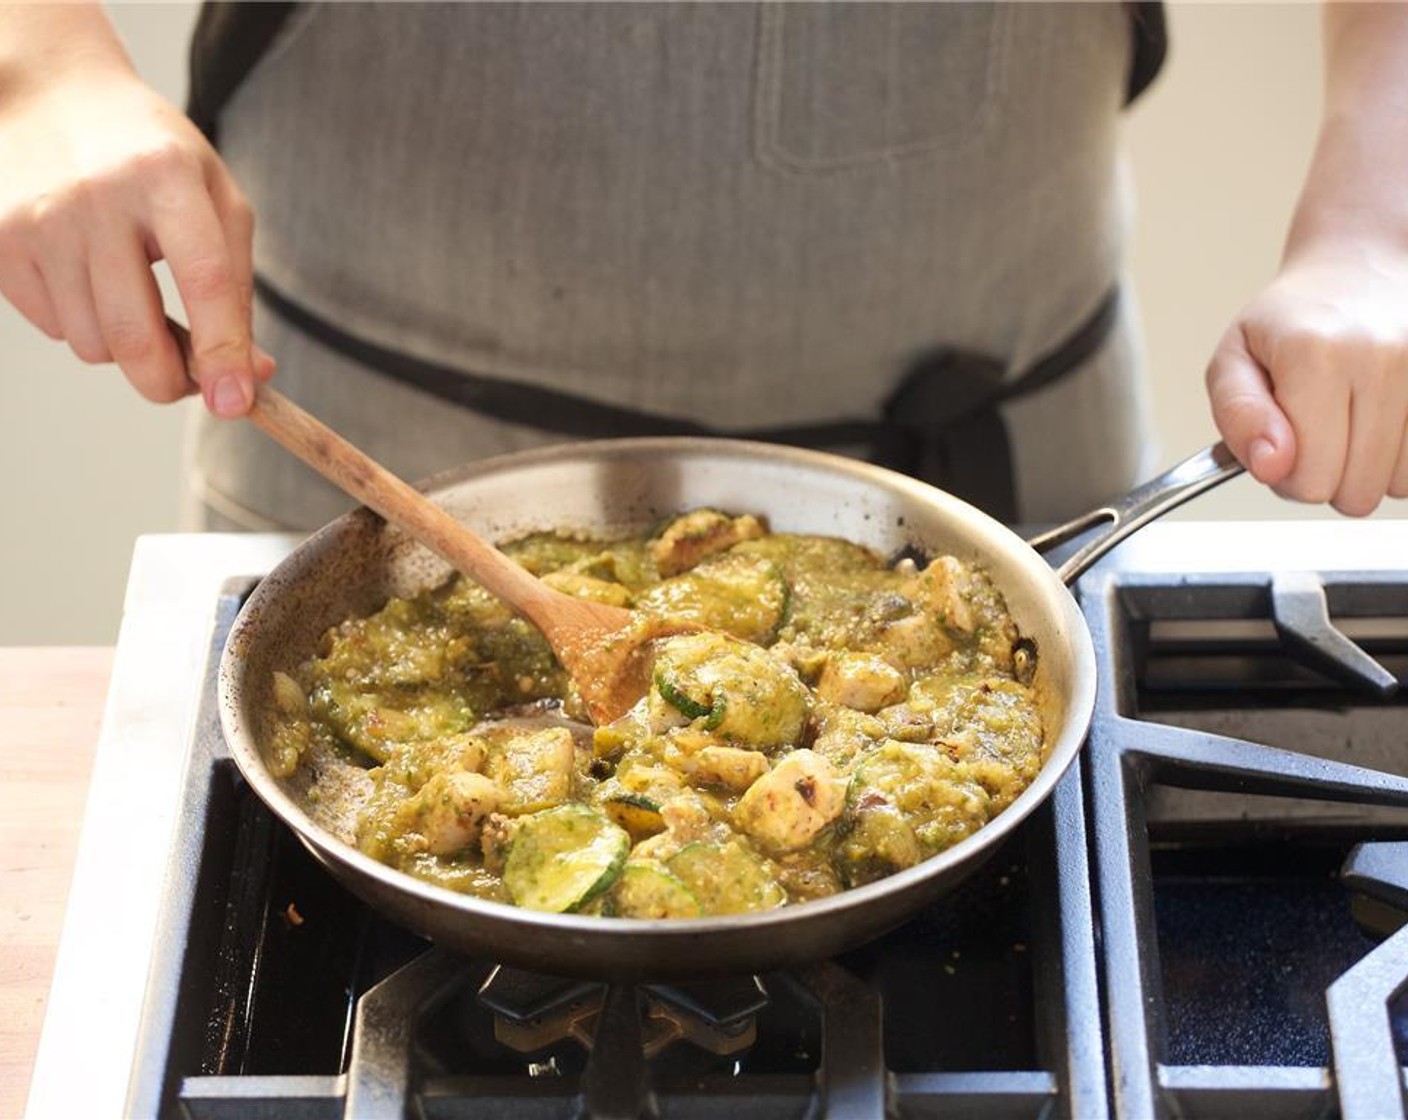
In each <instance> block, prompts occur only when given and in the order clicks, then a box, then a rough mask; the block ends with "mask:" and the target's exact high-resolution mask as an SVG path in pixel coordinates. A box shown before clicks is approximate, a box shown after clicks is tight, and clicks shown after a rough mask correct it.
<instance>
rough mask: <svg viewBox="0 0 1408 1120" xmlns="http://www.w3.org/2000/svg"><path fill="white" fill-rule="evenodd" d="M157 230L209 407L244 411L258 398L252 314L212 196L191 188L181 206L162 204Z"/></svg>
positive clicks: (218, 411) (223, 412)
mask: <svg viewBox="0 0 1408 1120" xmlns="http://www.w3.org/2000/svg"><path fill="white" fill-rule="evenodd" d="M152 234H153V236H154V237H155V238H156V243H157V246H158V247H159V248H160V250H161V254H162V256H164V257H165V258H166V262H167V264H168V265H169V266H170V268H171V275H172V278H173V279H174V280H175V281H176V290H177V291H178V292H179V293H180V295H181V302H182V303H183V304H184V305H185V307H186V316H187V318H188V319H189V321H190V325H191V347H192V352H193V354H194V365H195V368H194V370H192V373H193V374H194V376H195V379H196V381H197V382H198V383H199V384H200V387H201V391H202V393H203V394H204V396H205V402H206V406H207V407H208V408H209V409H210V410H211V412H213V413H214V414H215V415H217V416H222V417H226V418H233V417H237V416H243V415H244V414H245V413H246V412H248V411H249V406H250V403H251V402H252V401H253V399H254V370H253V366H252V357H251V353H250V337H249V316H248V315H247V314H246V312H245V308H244V302H243V297H242V296H241V294H240V290H239V283H238V281H237V279H236V274H235V265H234V262H233V261H232V259H231V256H230V250H229V246H228V244H227V243H226V240H225V230H224V227H223V226H222V225H221V223H220V220H219V217H218V216H217V214H216V212H215V206H214V203H213V202H212V201H211V199H210V196H209V195H208V194H206V193H205V192H204V191H203V190H202V191H200V192H198V193H196V194H194V195H192V194H190V193H186V194H183V195H182V196H181V202H180V205H179V206H176V205H163V206H161V207H159V208H157V210H156V212H155V213H154V214H153V218H152Z"/></svg>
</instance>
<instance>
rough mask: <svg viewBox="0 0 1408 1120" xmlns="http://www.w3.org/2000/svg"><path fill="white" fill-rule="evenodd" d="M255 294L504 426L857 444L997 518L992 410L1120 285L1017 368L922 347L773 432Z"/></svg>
mask: <svg viewBox="0 0 1408 1120" xmlns="http://www.w3.org/2000/svg"><path fill="white" fill-rule="evenodd" d="M254 286H255V291H256V292H257V293H258V295H259V298H260V301H261V302H262V303H263V304H264V305H265V306H266V307H267V308H268V309H269V310H270V311H272V312H273V313H274V314H275V315H277V316H279V318H281V319H283V320H284V321H285V322H287V323H288V324H289V325H290V326H292V327H295V328H296V329H298V330H299V331H301V332H302V333H304V334H306V335H308V336H309V337H311V338H313V339H314V340H316V341H317V342H319V343H321V344H322V345H323V346H326V347H327V348H328V349H330V350H332V351H334V352H335V353H337V354H340V355H341V356H343V357H345V358H348V359H350V360H352V361H354V362H356V363H357V364H359V365H361V366H363V367H365V368H367V369H368V370H370V371H372V372H373V373H376V374H379V375H381V376H383V377H386V378H389V379H391V380H393V381H399V382H401V383H403V384H405V385H409V386H411V387H413V388H416V389H419V390H420V391H422V392H424V393H428V394H430V395H431V396H434V397H437V398H439V399H441V400H445V401H449V402H451V403H453V404H456V405H459V406H461V407H463V408H468V409H471V410H473V411H475V412H477V413H480V414H481V415H484V416H488V417H492V418H493V419H496V420H501V421H504V422H505V423H510V424H517V425H521V426H523V427H529V428H536V429H538V430H539V431H543V432H551V433H553V434H554V435H558V436H562V437H566V438H573V439H605V438H619V437H626V436H715V437H724V438H729V439H751V440H759V441H762V442H766V443H781V444H787V445H789V446H793V447H809V448H814V449H817V450H836V449H856V450H860V451H863V452H864V453H865V456H866V458H868V459H869V460H870V461H872V462H875V463H878V464H880V465H882V466H887V467H890V468H891V469H893V470H898V471H901V472H903V473H905V474H908V475H911V476H912V477H914V478H918V479H920V480H922V481H924V482H928V483H930V484H932V485H935V486H939V487H942V488H943V489H945V490H948V491H949V492H950V493H952V494H954V495H956V496H957V497H960V498H962V499H964V500H965V501H969V502H972V503H973V504H974V505H977V506H979V507H980V508H982V509H984V510H985V511H987V512H988V513H989V514H991V515H992V516H993V517H996V518H998V519H999V520H1002V521H1008V522H1011V521H1015V520H1016V519H1017V515H1018V510H1017V499H1016V486H1015V482H1014V479H1013V472H1012V457H1011V448H1010V441H1009V439H1008V434H1007V428H1006V425H1005V423H1004V422H1003V419H1002V414H1001V411H1000V406H1001V404H1002V403H1003V402H1004V401H1010V400H1013V399H1015V398H1017V397H1022V396H1026V395H1027V394H1029V393H1033V392H1036V391H1037V390H1038V389H1042V388H1045V387H1046V386H1048V385H1050V384H1052V383H1053V382H1055V381H1057V380H1058V379H1060V378H1061V377H1064V376H1065V375H1067V374H1069V373H1071V372H1073V371H1074V370H1076V369H1077V368H1079V367H1080V366H1081V365H1082V364H1083V363H1084V362H1085V361H1086V360H1087V359H1089V358H1090V357H1091V356H1092V355H1094V354H1095V352H1096V351H1097V350H1099V348H1100V347H1101V345H1102V344H1103V343H1104V342H1105V340H1106V338H1108V336H1109V334H1110V332H1111V330H1112V329H1113V328H1114V325H1115V322H1116V320H1117V318H1118V310H1119V287H1118V285H1115V286H1114V287H1112V288H1111V289H1110V291H1109V292H1108V293H1106V295H1105V297H1104V298H1103V299H1102V300H1101V302H1100V304H1099V305H1098V306H1097V307H1096V309H1095V311H1094V312H1093V313H1092V314H1091V315H1090V316H1089V317H1088V318H1087V319H1086V320H1085V321H1084V322H1083V323H1081V324H1080V326H1079V327H1078V328H1077V329H1076V330H1075V331H1074V332H1072V334H1070V335H1069V336H1067V338H1066V339H1064V340H1063V341H1062V342H1061V343H1059V344H1058V345H1057V346H1056V347H1054V348H1053V349H1052V350H1050V351H1048V352H1047V353H1046V354H1044V355H1043V356H1042V357H1041V358H1039V359H1038V360H1037V361H1036V362H1035V363H1033V364H1032V366H1031V367H1030V368H1029V369H1027V370H1026V371H1025V372H1024V373H1022V374H1021V375H1020V376H1018V377H1015V378H1009V377H1008V376H1006V367H1005V366H1004V365H1003V364H1002V363H1001V362H999V361H997V360H996V359H993V358H990V357H986V356H984V355H981V354H974V353H970V352H967V351H962V350H957V349H952V348H948V347H941V348H938V349H935V350H932V351H928V352H926V353H924V354H922V355H921V356H920V357H919V358H918V359H916V360H915V361H914V362H913V363H912V364H911V366H910V368H909V369H908V371H907V372H906V373H905V374H904V375H903V376H902V377H901V378H900V380H899V382H898V384H897V385H896V387H895V389H894V390H893V392H891V394H890V395H889V397H888V398H886V400H885V402H884V404H883V406H882V408H881V411H880V415H879V416H878V417H875V418H869V419H855V420H837V421H826V422H822V423H817V424H802V425H789V426H782V427H772V428H754V429H745V430H738V429H723V428H717V427H711V426H708V425H704V424H700V423H698V422H697V421H694V420H689V419H685V418H681V417H676V416H666V415H663V414H659V413H650V412H642V411H636V410H634V409H628V408H621V407H619V406H617V405H613V404H609V403H607V402H605V401H599V400H595V399H593V398H591V397H584V396H579V395H577V394H575V393H567V392H563V391H561V390H558V389H549V388H544V387H540V386H536V385H524V384H521V383H518V382H512V381H504V380H502V379H500V378H495V377H488V376H485V375H483V374H480V373H475V372H473V371H469V370H463V369H459V368H457V367H452V366H447V365H442V364H440V363H437V362H432V361H427V360H426V359H423V358H418V357H415V356H413V355H410V354H406V353H404V352H402V351H399V350H393V349H390V348H387V347H384V346H380V345H378V344H377V343H374V342H370V341H368V340H367V339H365V338H361V337H358V336H355V335H352V334H349V333H348V332H346V331H344V330H343V329H342V328H340V327H336V326H334V325H333V324H331V323H329V322H328V321H327V320H326V319H323V318H322V317H321V316H319V315H317V314H315V313H314V312H312V311H309V310H308V309H307V308H306V307H304V306H302V305H301V304H299V303H296V302H295V301H294V300H292V299H290V298H289V297H288V296H286V295H284V294H283V293H282V292H279V291H277V290H276V289H275V288H274V287H273V286H271V285H270V284H269V282H268V281H267V280H266V279H264V278H263V277H260V276H256V277H255V281H254Z"/></svg>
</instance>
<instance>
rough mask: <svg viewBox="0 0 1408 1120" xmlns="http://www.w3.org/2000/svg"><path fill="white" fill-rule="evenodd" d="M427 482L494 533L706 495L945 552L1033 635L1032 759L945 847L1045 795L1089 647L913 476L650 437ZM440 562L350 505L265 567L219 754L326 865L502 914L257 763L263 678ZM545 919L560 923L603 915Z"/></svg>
mask: <svg viewBox="0 0 1408 1120" xmlns="http://www.w3.org/2000/svg"><path fill="white" fill-rule="evenodd" d="M426 487H427V489H429V490H430V492H431V493H432V494H433V496H434V497H435V499H436V500H437V501H439V502H440V503H441V504H443V505H444V506H445V507H446V508H447V509H448V510H449V511H450V512H451V513H453V514H454V515H455V516H456V517H457V518H459V519H460V520H462V521H464V522H465V523H467V524H469V525H471V526H472V527H474V528H475V529H476V530H478V531H479V532H480V533H482V534H483V535H485V536H487V537H488V538H490V539H494V540H509V539H513V538H515V537H519V536H523V535H525V534H528V533H531V532H536V531H542V530H554V529H555V530H560V531H565V532H570V533H582V534H590V535H596V536H617V535H622V534H626V533H630V532H633V531H639V530H641V529H644V528H648V527H649V526H651V525H652V524H654V523H656V522H658V521H659V520H660V519H662V518H664V517H666V516H668V515H670V514H673V513H677V512H680V511H682V510H687V509H691V508H695V507H699V506H711V507H715V508H719V509H723V510H727V511H729V512H733V513H753V514H758V515H762V516H765V517H766V518H767V519H768V521H769V523H770V524H771V526H772V528H773V529H775V530H782V531H788V532H800V533H813V534H822V535H831V536H839V537H843V538H846V539H848V540H851V541H855V542H858V543H861V544H865V545H868V546H870V547H871V548H874V549H875V550H877V551H878V552H880V553H881V554H883V555H893V554H896V553H898V552H900V551H901V550H903V549H917V550H919V551H921V552H922V553H924V554H925V555H929V556H933V555H939V554H942V553H950V554H953V555H956V556H958V557H959V558H961V559H964V560H968V561H971V562H975V563H977V564H979V565H981V566H983V567H984V568H986V570H987V571H988V572H989V574H990V575H991V576H992V577H993V579H994V581H995V582H996V583H997V585H998V586H999V587H1000V588H1001V590H1002V591H1003V594H1004V596H1005V597H1006V599H1007V604H1008V607H1009V610H1010V611H1011V613H1012V616H1013V618H1014V620H1015V621H1016V623H1017V626H1018V629H1019V630H1020V631H1021V633H1022V635H1023V636H1024V637H1026V638H1030V639H1031V640H1033V641H1034V642H1035V643H1036V646H1037V650H1038V670H1037V678H1036V686H1037V688H1038V691H1039V693H1040V696H1041V700H1042V706H1043V715H1044V717H1045V724H1046V729H1047V734H1046V751H1047V763H1046V765H1045V767H1044V769H1043V772H1042V773H1041V774H1039V775H1038V777H1037V779H1036V781H1035V782H1034V783H1033V785H1032V786H1031V787H1030V788H1029V789H1028V790H1027V791H1026V792H1025V793H1024V794H1023V795H1022V796H1021V797H1020V798H1019V799H1018V801H1017V802H1016V803H1015V804H1014V805H1013V806H1011V807H1010V808H1008V809H1007V810H1006V811H1005V812H1004V813H1003V814H1002V815H1001V816H999V817H998V818H996V819H995V820H994V821H993V822H991V823H990V824H989V825H987V826H986V827H985V828H984V829H982V830H981V831H980V832H979V833H978V834H976V835H975V836H973V837H970V838H969V839H968V840H967V841H964V842H963V843H962V844H960V845H959V846H958V848H959V849H962V848H965V846H967V845H970V844H972V843H973V842H975V841H980V840H982V839H983V837H984V836H986V835H987V834H989V833H993V832H1000V833H1006V832H1008V831H1010V829H1011V828H1012V827H1015V826H1016V824H1017V823H1019V821H1020V819H1021V818H1022V817H1024V816H1025V815H1026V814H1027V813H1028V812H1029V811H1030V809H1031V808H1032V807H1033V806H1035V804H1037V803H1038V802H1039V801H1040V800H1042V799H1043V798H1044V797H1045V796H1046V795H1047V793H1049V792H1050V788H1051V786H1052V785H1054V783H1055V781H1056V780H1057V778H1058V777H1059V776H1060V773H1061V772H1062V771H1064V769H1065V768H1066V766H1067V765H1068V764H1069V762H1070V760H1071V758H1072V757H1073V756H1074V754H1075V752H1076V750H1077V749H1078V747H1079V743H1080V740H1081V738H1082V737H1083V734H1084V729H1085V723H1086V720H1087V719H1088V717H1089V712H1090V709H1091V707H1092V706H1093V688H1094V685H1093V680H1094V669H1093V654H1092V653H1091V652H1090V649H1089V637H1088V634H1087V632H1086V631H1085V628H1084V623H1083V621H1082V619H1081V616H1080V614H1079V611H1078V610H1077V608H1076V606H1075V604H1074V601H1073V600H1072V598H1071V596H1070V595H1069V594H1068V593H1067V591H1066V589H1065V588H1064V587H1063V586H1062V585H1061V583H1060V582H1059V581H1058V580H1057V579H1056V577H1055V575H1054V573H1052V571H1051V570H1050V568H1049V567H1048V566H1047V565H1046V564H1045V562H1044V561H1042V560H1041V558H1040V557H1039V556H1037V555H1036V554H1035V553H1034V552H1032V551H1031V549H1030V548H1028V547H1027V546H1026V544H1025V543H1024V542H1023V541H1022V540H1021V539H1020V538H1019V537H1017V536H1015V535H1014V534H1013V533H1011V532H1010V531H1009V530H1007V529H1006V528H1004V527H1003V526H1002V525H1000V524H998V523H997V522H995V521H993V520H992V519H990V518H988V517H987V516H986V515H984V514H982V513H981V512H980V511H978V510H975V509H974V508H972V507H970V506H968V505H967V504H965V503H963V502H960V501H958V500H957V499H954V498H952V497H951V496H949V495H947V494H944V493H943V492H941V491H938V490H935V489H933V488H932V487H928V486H925V485H923V484H921V483H917V482H914V481H913V480H911V479H908V478H905V477H903V476H900V475H896V474H893V473H891V472H888V471H884V470H881V469H879V468H875V467H871V466H867V465H865V464H861V463H857V462H854V461H851V460H847V459H841V458H838V457H835V456H829V455H824V454H819V453H815V452H804V451H796V450H792V449H785V448H778V447H773V446H767V445H758V444H748V443H740V442H733V441H714V440H689V439H685V440H679V439H660V440H620V441H602V442H599V443H592V444H580V445H570V446H566V447H563V448H557V449H550V450H548V451H541V452H531V453H528V454H525V455H518V456H507V457H503V458H500V459H495V460H487V461H485V462H483V463H480V464H476V465H474V466H471V467H467V468H463V469H462V470H459V471H456V472H452V473H450V474H447V475H443V476H439V477H437V478H435V479H432V480H430V481H429V482H428V483H427V484H426ZM448 574H449V569H448V567H447V566H446V565H445V564H444V563H443V562H441V561H440V560H438V559H437V558H435V557H433V556H431V555H430V554H429V553H427V552H426V551H425V550H424V549H422V548H420V546H418V545H416V544H415V543H414V542H411V541H409V540H407V539H406V538H405V537H404V536H402V534H400V533H399V532H398V531H396V530H394V529H391V528H389V527H387V526H385V525H384V524H383V523H382V522H381V521H380V519H378V518H376V517H375V516H373V515H371V514H369V513H367V512H366V511H358V512H356V513H353V514H349V515H348V516H346V517H344V518H341V519H339V520H338V521H336V522H334V523H332V524H331V525H329V526H328V527H326V528H325V529H324V530H322V531H320V532H319V533H317V534H316V535H314V536H313V537H312V538H310V539H309V541H308V542H306V543H305V544H304V545H303V546H302V547H300V548H299V549H298V550H296V551H295V552H294V553H293V554H292V555H291V556H290V557H289V558H288V559H287V560H286V561H285V562H284V563H283V564H281V565H280V566H279V567H278V568H277V569H276V570H275V571H274V572H273V573H271V574H270V575H269V577H268V578H267V579H266V580H265V581H264V582H263V583H261V585H260V586H259V587H258V588H257V589H256V591H255V593H254V595H253V596H252V597H251V599H250V601H249V603H248V604H247V605H246V607H245V610H244V611H243V612H242V613H241V616H240V618H239V620H238V621H237V623H236V626H235V628H234V631H233V632H232V634H231V638H230V641H229V644H228V646H227V649H226V653H225V657H224V659H223V661H222V666H221V693H222V695H221V700H222V704H221V706H222V718H223V719H224V722H225V728H226V735H227V738H228V740H229V742H230V748H231V752H232V754H233V756H234V758H235V760H236V762H237V764H238V765H239V766H240V768H241V770H242V771H243V772H244V773H245V775H246V777H247V778H248V779H249V781H250V783H251V784H252V785H253V786H254V788H255V790H256V792H258V793H259V795H260V796H261V797H262V798H263V799H264V800H265V801H266V802H267V803H269V804H270V806H271V807H272V808H273V809H274V811H275V812H276V813H278V814H279V815H280V816H281V817H283V818H284V819H285V821H287V822H288V823H289V824H291V825H292V826H293V827H294V828H295V829H296V830H297V831H299V832H300V834H301V835H303V836H304V838H305V839H307V840H308V841H309V842H310V843H311V844H312V845H313V846H314V847H315V848H316V849H318V850H319V852H320V855H321V857H323V858H324V859H325V860H326V861H329V862H330V864H331V865H332V866H334V869H335V870H336V868H337V865H339V864H341V865H343V866H344V867H346V868H352V869H354V870H355V871H356V872H357V873H361V874H369V875H371V876H373V877H375V878H376V879H377V880H378V881H380V882H381V883H382V884H383V885H386V884H390V885H392V887H393V889H396V890H398V891H405V892H410V893H412V894H415V895H418V896H420V897H421V898H422V900H423V899H425V898H427V897H431V898H434V897H439V898H440V902H441V903H445V902H446V901H448V902H449V904H451V905H454V906H456V907H460V908H462V909H467V910H471V911H473V910H475V909H477V908H484V907H488V908H490V909H492V910H495V911H498V912H502V911H503V910H504V909H505V908H504V907H500V906H496V905H495V904H491V903H481V902H479V901H477V900H475V899H472V898H468V897H463V896H451V897H450V899H448V900H447V899H446V898H445V897H444V896H446V895H448V892H445V891H441V890H440V889H439V888H435V887H431V886H429V885H428V884H423V883H420V882H419V881H418V880H414V879H411V878H410V877H408V876H404V875H402V874H401V873H399V872H395V871H393V870H392V869H390V868H388V867H385V866H383V865H380V864H375V863H374V862H373V861H371V860H369V859H368V858H367V857H365V856H363V855H362V854H361V853H360V852H358V851H356V850H355V848H353V847H351V845H350V844H349V843H348V839H349V837H350V815H349V812H350V811H349V810H348V807H347V806H346V805H344V806H342V807H341V809H338V808H335V807H333V806H329V805H326V804H325V805H324V806H323V808H322V809H321V810H319V811H318V812H317V814H316V818H315V816H314V814H311V813H310V812H309V806H308V804H307V802H306V799H305V796H304V794H305V791H306V788H307V784H308V780H307V777H306V775H305V776H303V777H302V778H296V779H292V780H288V781H278V780H275V779H274V778H273V777H272V775H271V774H270V773H269V771H268V769H267V768H266V766H265V764H264V759H263V750H262V748H263V743H264V740H265V735H266V727H265V724H264V720H265V718H266V716H265V713H268V712H270V711H271V710H272V694H271V690H272V674H273V672H274V671H275V670H288V669H291V668H292V667H294V666H296V665H298V664H299V663H300V662H301V661H303V660H304V659H306V658H307V657H309V656H310V655H311V654H312V653H313V652H314V651H315V650H316V649H317V647H318V644H319V639H320V637H321V636H322V635H323V633H324V632H325V631H326V630H327V629H328V628H329V627H330V626H332V625H335V624H336V623H337V622H339V621H341V620H343V619H345V618H347V617H350V616H354V615H362V614H367V613H370V612H371V611H374V610H376V609H378V608H379V607H380V606H381V605H382V604H383V603H384V602H385V600H386V599H387V598H388V597H389V596H391V595H406V594H413V593H415V592H417V591H419V590H422V589H424V588H427V587H430V586H433V585H435V584H437V583H439V582H440V581H441V580H443V579H444V578H445V577H446V576H447V575H448ZM345 770H346V774H345V778H346V781H347V783H348V786H347V788H348V793H349V802H350V801H352V800H355V799H356V798H357V796H358V783H359V782H363V781H365V778H364V777H362V776H361V772H360V771H357V770H356V768H355V767H352V766H346V767H345ZM949 857H952V859H950V858H949ZM961 858H962V853H961V852H959V851H958V849H953V850H951V851H950V852H945V853H941V854H940V855H939V856H936V857H934V858H933V859H931V860H929V861H926V863H924V864H921V865H919V866H918V867H915V868H911V869H909V870H908V871H906V872H902V873H900V875H897V876H893V877H892V879H891V880H882V881H881V882H880V883H877V884H872V885H871V886H869V887H864V888H860V889H859V890H856V891H848V892H843V894H842V895H839V896H836V897H835V898H833V899H827V900H823V902H821V903H806V904H803V905H802V906H798V907H788V908H787V910H789V911H790V910H805V909H810V908H812V907H818V906H825V905H827V904H832V903H836V904H840V905H845V904H846V901H847V900H848V898H850V896H858V895H866V894H870V893H872V892H876V889H877V888H880V889H884V888H885V886H886V884H888V883H891V882H892V881H894V880H904V881H918V880H922V879H923V878H924V877H925V876H926V875H928V874H932V873H936V872H937V871H938V870H939V866H940V865H947V864H951V863H953V862H955V861H956V860H959V859H961ZM931 865H933V866H931ZM896 885H897V886H899V885H902V884H896ZM857 901H859V900H857ZM510 909H511V908H510ZM533 917H534V919H539V920H540V919H542V917H543V916H542V915H533ZM554 918H555V920H556V921H558V922H561V923H565V924H566V925H567V926H574V924H575V926H583V925H587V924H591V923H595V924H600V923H601V922H602V921H603V920H602V919H591V918H576V917H571V916H567V917H556V916H554ZM704 921H706V922H707V921H718V919H706V920H704ZM609 924H611V925H613V926H618V927H619V926H620V925H622V923H619V922H616V923H609ZM627 924H629V925H633V926H634V925H639V926H653V927H659V926H661V925H673V926H698V925H699V924H700V923H699V922H687V923H627ZM681 932H683V931H681Z"/></svg>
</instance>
